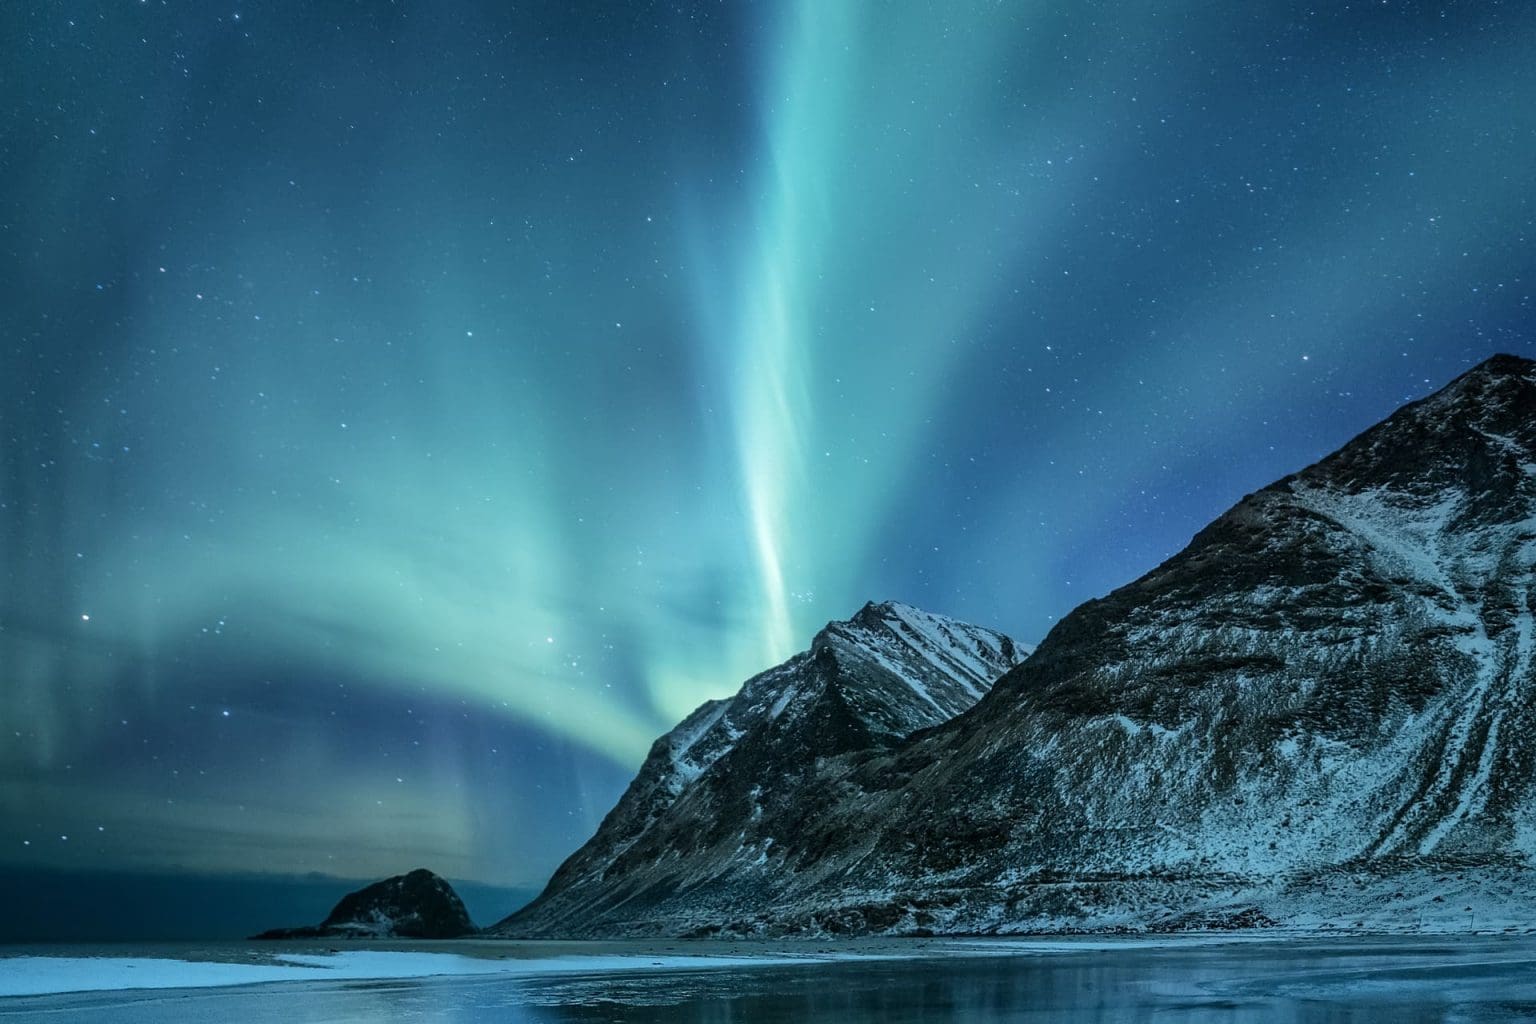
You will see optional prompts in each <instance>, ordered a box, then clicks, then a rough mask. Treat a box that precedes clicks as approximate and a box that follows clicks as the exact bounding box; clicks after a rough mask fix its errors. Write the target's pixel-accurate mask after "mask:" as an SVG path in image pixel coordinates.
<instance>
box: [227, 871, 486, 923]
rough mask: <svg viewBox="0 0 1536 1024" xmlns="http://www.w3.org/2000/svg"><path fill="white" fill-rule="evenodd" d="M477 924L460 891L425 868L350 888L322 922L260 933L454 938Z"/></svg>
mask: <svg viewBox="0 0 1536 1024" xmlns="http://www.w3.org/2000/svg"><path fill="white" fill-rule="evenodd" d="M475 931H476V929H475V925H474V923H473V922H472V921H470V919H469V912H468V911H467V910H465V909H464V903H463V901H462V900H460V899H459V894H458V893H456V892H454V891H453V886H451V885H449V884H448V883H447V882H446V881H444V880H443V879H442V878H439V877H438V876H437V875H434V874H433V873H432V872H430V871H428V870H426V869H425V868H417V869H416V870H415V871H412V872H410V873H409V874H404V875H396V876H395V877H393V878H386V879H384V881H382V882H375V883H373V884H372V885H369V886H365V887H364V888H362V889H359V890H357V891H356V892H352V893H348V894H347V895H345V896H343V897H342V898H341V902H339V903H337V904H336V907H335V909H333V910H332V911H331V914H330V916H329V917H327V918H326V919H325V920H324V921H323V922H321V923H320V924H318V925H306V926H303V927H299V928H276V929H273V930H272V931H269V932H263V933H261V934H260V935H258V936H256V938H258V939H315V938H341V939H389V938H399V939H454V938H459V937H460V936H464V935H472V934H474V933H475Z"/></svg>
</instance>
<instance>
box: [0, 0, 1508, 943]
mask: <svg viewBox="0 0 1536 1024" xmlns="http://www.w3.org/2000/svg"><path fill="white" fill-rule="evenodd" d="M1533 39H1536V6H1533V5H1531V4H1527V3H1500V2H1497V0H1476V2H1471V0H1467V2H1461V0H1439V2H1436V3H1419V2H1404V0H1390V2H1372V3H1356V2H1349V3H1344V2H1338V3H1334V2H1330V3H1310V2H1308V3H1301V2H1295V0H1275V2H1270V3H1263V4H1236V3H1223V4H1217V3H1205V2H1194V0H1157V2H1144V3H1111V2H1089V0H1062V2H1057V3H1040V2H1031V0H1017V2H1005V3H997V2H991V0H988V2H978V0H946V2H944V3H933V2H919V0H889V2H878V3H876V2H857V0H771V2H769V0H741V2H739V3H738V2H731V3H718V2H704V0H676V2H672V3H650V2H644V0H626V2H622V3H616V2H606V0H592V2H584V3H580V4H571V3H555V2H531V3H518V4H512V3H506V2H502V0H432V2H426V0H395V2H390V0H367V2H361V0H324V2H315V0H217V2H205V0H196V2H193V0H73V2H65V0H39V2H36V3H24V4H5V5H3V9H0V56H3V58H4V59H3V60H0V82H3V84H4V86H5V88H4V93H5V95H6V96H7V98H8V99H7V102H6V103H4V104H0V256H3V260H4V266H5V273H4V274H0V738H3V743H0V870H6V869H13V870H17V871H21V870H35V869H38V868H43V867H50V868H64V869H71V870H80V871H100V870H114V871H121V870H156V871H167V872H189V873H203V874H217V873H240V872H264V873H269V874H273V875H293V876H301V875H306V874H308V873H322V874H327V875H335V876H340V877H348V878H370V877H380V876H383V875H386V874H393V873H397V872H399V871H403V870H406V869H409V868H413V867H416V866H418V865H426V866H429V867H432V868H434V869H435V870H437V871H439V872H440V873H443V874H445V875H448V876H449V877H452V878H455V879H464V880H473V881H478V882H483V883H486V884H490V885H502V886H538V885H540V884H541V883H542V882H543V880H544V879H545V878H546V877H547V875H548V873H549V871H550V870H551V869H552V868H553V867H554V866H555V865H556V864H557V863H558V862H559V860H561V859H562V858H563V857H564V856H565V855H566V854H567V853H569V852H570V851H571V850H572V849H574V848H575V846H576V845H578V844H579V843H580V842H581V841H583V840H584V839H585V838H586V837H587V836H588V835H589V834H590V833H591V831H592V830H593V829H594V828H595V827H596V825H597V823H598V821H599V820H600V818H601V816H602V815H603V814H604V813H605V812H606V811H607V810H608V808H609V807H610V806H611V805H612V803H613V801H614V800H615V799H616V797H617V796H618V794H619V793H620V791H621V790H622V788H623V786H624V784H625V783H626V782H627V781H628V779H629V777H630V776H631V775H632V773H633V771H634V769H635V768H636V767H637V766H638V764H639V762H640V760H641V759H642V758H643V757H644V755H645V752H646V749H647V747H648V745H649V743H650V742H651V740H652V739H653V738H654V737H655V736H657V735H658V734H660V733H662V732H664V731H665V730H666V729H668V728H669V727H670V726H671V725H672V724H673V723H674V722H675V721H676V720H677V719H679V718H680V717H681V716H683V715H684V714H685V713H687V712H688V711H689V710H691V709H692V708H693V707H694V706H696V705H697V704H698V703H699V702H701V701H703V700H705V699H707V698H710V697H718V696H722V695H725V694H727V693H730V692H732V691H734V689H735V688H736V687H737V686H738V685H739V684H740V682H741V681H742V680H743V679H744V678H746V677H747V676H748V675H750V674H752V673H753V672H755V671H758V670H760V669H763V668H765V667H767V666H769V665H771V664H773V663H775V662H777V661H779V660H782V659H783V658H784V657H786V656H787V655H789V654H791V653H793V652H794V651H796V650H798V649H801V648H803V647H804V646H806V644H807V643H808V642H809V640H810V637H811V636H812V634H813V633H814V632H815V630H816V629H817V628H819V626H820V625H821V624H823V623H825V622H826V621H827V620H829V619H834V618H845V617H847V616H848V615H850V614H852V613H853V612H854V611H855V610H857V608H858V607H859V606H860V605H861V604H862V603H863V602H864V601H865V600H867V599H871V598H873V599H887V598H893V599H900V600H905V601H908V602H911V603H914V604H917V605H919V606H922V607H925V608H928V609H931V610H933V611H937V612H942V613H946V614H950V615H954V616H956V617H959V618H963V619H967V620H970V621H973V622H977V623H980V624H983V625H988V626H992V627H996V628H1001V629H1003V630H1005V631H1007V632H1009V633H1011V634H1012V635H1014V636H1016V637H1018V638H1019V639H1022V640H1028V641H1035V640H1038V639H1039V638H1040V637H1042V636H1043V635H1044V634H1045V632H1046V631H1047V630H1048V629H1049V628H1050V627H1051V625H1052V623H1053V622H1055V621H1056V620H1057V619H1058V618H1059V617H1061V616H1062V615H1063V614H1065V613H1066V612H1067V611H1069V610H1070V609H1071V608H1072V607H1073V606H1075V605H1076V604H1077V603H1079V602H1080V601H1082V600H1084V599H1086V598H1089V597H1092V596H1095V595H1098V594H1102V593H1104V592H1105V591H1107V590H1109V589H1111V588H1112V587H1114V586H1116V585H1119V584H1121V583H1124V582H1126V581H1128V580H1130V579H1132V578H1133V577H1135V576H1137V575H1139V574H1141V573H1142V572H1144V571H1146V570H1147V569H1149V568H1151V567H1152V566H1153V565H1155V564H1156V563H1157V562H1158V561H1160V560H1161V559H1163V558H1165V557H1166V556H1168V555H1170V554H1172V553H1173V552H1174V551H1176V550H1178V548H1180V547H1181V546H1182V545H1183V544H1184V543H1185V542H1186V541H1187V540H1188V539H1189V537H1190V536H1191V535H1192V534H1193V533H1194V532H1195V531H1196V530H1197V529H1198V528H1199V527H1200V526H1202V525H1203V524H1204V523H1205V522H1207V521H1208V520H1209V519H1211V518H1212V517H1214V516H1215V515H1217V514H1219V513H1220V512H1221V511H1222V510H1223V509H1225V508H1226V507H1228V506H1229V505H1230V504H1231V503H1232V502H1234V501H1235V500H1236V499H1238V498H1239V497H1240V496H1241V495H1242V494H1244V493H1245V492H1247V491H1249V490H1252V489H1254V488H1257V487H1259V486H1262V485H1264V484H1266V483H1268V482H1270V481H1271V480H1273V479H1275V478H1277V477H1279V476H1282V475H1284V474H1286V473H1288V472H1290V471H1292V470H1295V469H1298V468H1300V467H1301V466H1303V465H1305V464H1307V463H1309V462H1311V461H1313V460H1314V459H1316V458H1318V457H1319V456H1321V455H1323V454H1325V453H1327V452H1328V451H1330V450H1332V449H1334V448H1336V447H1338V446H1339V445H1340V444H1342V443H1343V442H1345V441H1346V440H1348V438H1350V437H1351V436H1352V435H1354V434H1355V433H1357V432H1358V431H1359V430H1361V429H1363V428H1365V427H1366V426H1368V425H1370V424H1371V423H1373V422H1375V421H1376V420H1378V419H1380V418H1381V417H1382V416H1384V415H1386V414H1387V413H1388V412H1390V411H1391V410H1392V409H1393V408H1394V407H1396V406H1397V405H1398V404H1400V403H1401V402H1403V401H1405V400H1407V399H1411V398H1415V397H1419V396H1422V395H1424V394H1426V393H1428V392H1429V391H1431V390H1433V389H1434V388H1435V387H1438V386H1439V385H1440V384H1442V383H1444V382H1445V381H1447V380H1449V379H1450V378H1451V377H1452V376H1454V375H1455V374H1456V373H1458V372H1460V371H1461V370H1463V369H1465V368H1467V367H1468V366H1470V365H1472V364H1473V363H1475V362H1477V361H1480V360H1481V359H1482V358H1484V357H1486V356H1487V355H1489V354H1491V353H1493V352H1495V351H1514V352H1519V353H1523V354H1527V355H1531V354H1536V333H1533V325H1536V314H1533V301H1532V290H1533V287H1536V283H1533V256H1532V241H1533V232H1536V224H1533V221H1536V205H1533V199H1532V189H1531V182H1532V181H1533V180H1536V62H1533V61H1532V60H1531V59H1530V53H1531V45H1532V40H1533ZM508 909H510V908H508ZM272 923H283V922H272Z"/></svg>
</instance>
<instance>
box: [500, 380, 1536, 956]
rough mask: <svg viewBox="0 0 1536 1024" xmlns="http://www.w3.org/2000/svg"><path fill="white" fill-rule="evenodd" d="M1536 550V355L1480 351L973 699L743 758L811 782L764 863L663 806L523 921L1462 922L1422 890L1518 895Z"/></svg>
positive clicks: (728, 818)
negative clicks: (873, 734)
mask: <svg viewBox="0 0 1536 1024" xmlns="http://www.w3.org/2000/svg"><path fill="white" fill-rule="evenodd" d="M1533 565H1536V363H1533V362H1531V361H1530V360H1525V359H1522V358H1519V357H1514V356H1496V357H1494V358H1492V359H1489V360H1487V361H1485V362H1484V363H1482V364H1479V365H1478V366H1477V367H1474V368H1473V369H1472V370H1469V371H1467V372H1466V373H1464V374H1462V375H1460V376H1459V377H1457V378H1456V379H1455V380H1454V381H1452V382H1451V383H1450V384H1449V385H1447V386H1446V387H1444V388H1442V389H1440V390H1439V391H1437V392H1435V393H1434V394H1432V395H1430V396H1428V397H1426V398H1424V399H1421V400H1419V401H1416V402H1413V403H1409V404H1408V405H1405V406H1404V407H1402V408H1401V409H1399V410H1397V411H1396V412H1394V413H1393V414H1392V415H1391V416H1389V417H1387V418H1386V419H1385V420H1383V421H1382V422H1381V423H1378V424H1376V425H1375V426H1373V427H1371V428H1369V429H1367V430H1365V431H1363V432H1362V433H1361V434H1359V435H1358V436H1356V437H1355V438H1354V439H1352V440H1351V441H1350V442H1348V443H1347V444H1345V445H1343V446H1342V447H1340V448H1339V449H1337V450H1336V451H1334V452H1333V453H1331V454H1330V455H1328V456H1325V457H1324V458H1323V459H1321V460H1319V461H1318V462H1316V463H1314V464H1313V465H1312V466H1309V467H1306V468H1305V469H1303V470H1301V471H1299V472H1297V473H1293V474H1290V475H1288V476H1286V477H1283V478H1281V479H1280V480H1277V481H1276V482H1275V483H1273V484H1271V485H1269V486H1267V487H1265V488H1261V489H1260V490H1258V491H1255V492H1253V493H1251V494H1249V495H1246V496H1245V497H1244V498H1242V499H1241V500H1240V501H1238V502H1237V503H1236V504H1235V505H1234V506H1233V507H1232V508H1231V509H1229V510H1228V511H1227V512H1225V513H1223V514H1222V515H1221V516H1218V517H1217V518H1216V519H1215V520H1213V522H1212V523H1211V524H1209V525H1208V526H1206V527H1205V528H1204V529H1202V530H1200V531H1199V532H1198V533H1197V534H1196V535H1195V536H1194V538H1193V539H1192V540H1191V542H1190V543H1189V545H1187V546H1186V547H1185V548H1184V549H1183V550H1181V551H1180V552H1178V553H1177V554H1175V555H1173V556H1172V557H1171V558H1169V559H1167V560H1165V561H1164V562H1163V563H1161V564H1160V565H1159V566H1157V567H1155V568H1153V569H1152V570H1151V571H1149V572H1148V573H1146V574H1144V575H1143V576H1141V577H1140V578H1138V579H1136V580H1133V581H1131V582H1130V583H1128V584H1126V585H1125V586H1123V587H1119V588H1116V589H1115V590H1113V591H1111V592H1110V593H1109V594H1107V595H1105V596H1104V597H1101V598H1096V599H1093V600H1091V601H1088V602H1086V603H1085V604H1083V605H1081V606H1079V607H1078V608H1077V609H1075V610H1074V611H1073V612H1071V613H1070V614H1068V615H1067V616H1064V617H1063V619H1062V620H1061V621H1060V622H1059V623H1057V625H1056V626H1055V627H1054V628H1053V629H1052V630H1051V631H1050V633H1049V634H1048V635H1047V636H1046V637H1045V639H1044V640H1043V641H1042V642H1041V644H1040V645H1039V647H1038V648H1037V649H1036V650H1035V651H1034V653H1033V654H1032V655H1031V656H1030V657H1028V658H1027V659H1025V660H1024V661H1023V662H1022V663H1020V664H1017V665H1015V666H1013V667H1011V668H1009V669H1008V671H1006V672H1005V673H1003V674H1002V675H1001V677H1000V678H999V679H998V680H997V682H996V683H995V684H994V685H993V687H992V688H991V689H990V690H989V691H988V693H987V694H986V695H985V696H984V697H983V698H981V699H980V700H979V701H977V702H976V703H975V704H974V706H972V707H970V708H969V709H968V710H965V711H964V712H963V713H962V714H958V715H954V716H950V717H949V718H947V719H945V720H943V721H941V722H938V723H935V724H933V725H932V726H929V727H926V728H924V729H920V730H915V731H913V732H911V733H908V734H907V735H906V737H904V738H901V739H899V740H897V741H896V742H885V743H867V744H865V745H863V746H860V745H858V744H854V745H852V746H850V747H849V748H848V749H846V750H844V751H842V752H841V753H839V754H838V756H834V757H827V758H817V759H814V760H813V761H812V763H810V764H804V763H798V762H796V761H795V759H794V757H793V754H792V752H790V751H785V750H779V751H776V752H769V753H768V754H767V755H766V756H764V757H763V758H760V759H759V760H758V761H757V762H756V763H755V765H754V767H755V770H756V771H757V773H758V775H759V782H758V788H759V791H760V793H759V795H761V793H762V792H767V793H768V794H769V796H770V797H771V796H773V795H774V793H773V787H775V786H778V785H779V782H778V780H779V779H780V778H793V779H795V780H796V781H795V782H794V783H793V784H792V785H788V786H787V788H786V789H785V791H784V792H783V793H781V794H779V795H781V796H784V797H785V798H786V799H790V798H792V799H793V800H798V801H801V802H802V804H803V806H802V808H801V813H799V814H798V815H796V814H792V813H788V812H786V811H783V810H782V809H781V812H780V813H779V815H778V817H777V818H776V819H775V826H774V828H773V829H771V830H769V831H771V833H772V834H771V836H769V837H768V838H771V839H772V842H771V843H770V844H768V845H761V844H760V846H759V847H754V848H753V849H752V851H751V852H752V853H753V854H754V858H747V859H744V858H742V857H740V856H738V855H737V854H738V853H740V851H739V850H736V849H733V848H732V847H731V843H732V842H735V841H736V840H737V838H738V836H737V833H738V832H740V833H741V835H742V837H745V836H747V835H748V833H749V832H750V833H752V834H753V835H756V836H758V838H760V839H761V838H763V837H764V836H765V835H766V833H765V832H764V831H763V830H761V829H759V830H757V831H756V832H753V831H752V830H751V829H745V830H743V829H742V828H741V826H742V821H743V816H744V815H746V814H749V813H750V810H751V808H750V806H748V805H743V804H732V803H730V802H720V801H707V800H699V801H695V802H694V803H693V804H691V805H690V804H686V803H681V802H680V803H679V805H678V806H677V807H676V808H674V810H673V812H672V819H673V820H672V828H671V830H670V832H667V833H666V834H661V833H657V834H655V835H654V836H652V837H650V840H649V841H648V842H646V843H643V844H640V845H639V846H638V847H637V848H636V852H635V854H634V855H633V856H631V857H629V858H628V859H627V860H624V861H622V862H615V863H614V864H612V865H610V867H609V869H608V870H607V871H605V872H604V873H603V874H602V876H601V877H599V878H593V877H584V878H576V877H565V878H562V877H561V876H559V875H558V874H557V876H556V879H555V880H553V881H552V882H551V890H550V891H549V893H548V896H549V901H550V903H551V905H554V904H559V905H561V906H564V907H565V908H567V909H568V911H569V913H568V914H567V915H566V916H565V917H564V919H563V920H561V921H555V920H554V919H553V918H545V919H544V922H543V926H544V927H549V928H560V929H564V930H565V931H566V932H567V933H569V934H597V933H599V932H601V933H604V934H619V933H626V934H628V933H632V934H654V933H672V934H678V933H695V934H718V933H735V934H765V933H766V934H778V933H795V932H799V933H831V932H869V931H888V932H889V931H895V932H901V931H906V932H927V931H937V932H970V933H974V932H1009V931H1071V930H1102V929H1123V928H1131V929H1148V928H1152V929H1168V928H1180V927H1208V926H1212V924H1213V923H1215V924H1216V925H1222V924H1230V923H1233V922H1238V923H1241V922H1249V923H1260V922H1280V923H1297V922H1306V921H1312V922H1314V923H1319V922H1320V923H1338V922H1342V921H1343V920H1344V919H1346V918H1349V919H1354V918H1357V917H1358V918H1366V917H1371V915H1376V917H1374V918H1373V920H1376V921H1377V922H1378V923H1379V924H1382V922H1385V923H1384V924H1382V926H1387V925H1390V924H1392V923H1393V922H1394V921H1396V920H1397V918H1396V917H1394V915H1396V914H1407V913H1408V912H1409V911H1410V909H1411V911H1412V913H1413V914H1416V915H1417V918H1416V919H1417V920H1419V921H1421V922H1422V921H1424V920H1429V921H1430V922H1431V923H1432V925H1433V926H1435V927H1441V926H1444V927H1455V923H1456V921H1458V920H1461V919H1460V918H1458V917H1457V916H1456V915H1457V914H1458V913H1465V912H1470V911H1461V910H1460V909H1459V908H1456V910H1455V911H1454V912H1453V910H1452V909H1450V908H1448V907H1445V906H1442V905H1441V904H1440V903H1436V902H1434V896H1439V897H1441V898H1442V899H1443V898H1444V895H1445V893H1443V892H1442V893H1434V894H1432V895H1431V894H1427V889H1426V886H1431V885H1433V886H1442V887H1445V888H1446V889H1447V891H1451V890H1455V891H1457V892H1460V891H1461V890H1458V889H1456V886H1458V885H1459V886H1461V887H1462V889H1466V887H1467V886H1469V885H1471V886H1474V887H1483V888H1478V889H1477V891H1478V892H1484V891H1485V890H1486V893H1495V894H1497V895H1498V898H1500V899H1508V900H1510V901H1512V903H1511V906H1516V907H1528V908H1529V910H1530V911H1531V913H1532V914H1533V915H1536V896H1530V895H1524V894H1525V893H1527V892H1529V891H1532V890H1533V889H1536V887H1531V886H1530V885H1529V884H1528V876H1527V875H1526V872H1527V870H1528V867H1529V861H1530V857H1531V855H1532V853H1533V852H1536V783H1533V782H1532V781H1531V780H1532V778H1533V775H1536V773H1533V772H1532V770H1531V769H1532V768H1533V767H1536V700H1532V699H1531V698H1532V697H1533V696H1536V693H1533V691H1536V682H1533V679H1532V675H1533V672H1532V651H1533V648H1536V642H1533V637H1536V627H1533V621H1536V595H1533V587H1532V586H1531V576H1532V566H1533ZM814 647H815V645H813V651H814ZM749 685H750V684H749ZM763 786H767V787H769V789H768V790H763V789H762V787H763ZM664 831H665V830H664ZM678 863H682V864H685V865H688V867H686V868H679V867H677V866H676V865H677V864H678ZM1446 866H1449V868H1450V869H1454V870H1455V872H1457V873H1458V874H1459V875H1460V876H1462V877H1461V879H1459V880H1458V881H1457V882H1456V883H1455V884H1454V885H1453V884H1451V883H1446V882H1444V881H1443V879H1441V875H1442V874H1443V873H1444V871H1445V870H1447V867H1446ZM1352 872H1353V873H1360V872H1363V873H1364V877H1365V878H1366V879H1367V881H1359V884H1358V885H1356V887H1355V889H1354V890H1351V889H1350V887H1349V884H1346V882H1344V881H1341V880H1342V879H1349V878H1356V875H1352V874H1351V873H1352ZM1468 872H1471V877H1472V878H1473V881H1472V882H1466V878H1467V877H1468ZM1447 877H1449V876H1447ZM1369 879H1374V880H1375V881H1369ZM1430 879H1441V880H1437V881H1429V880H1430ZM1357 881H1358V879H1357ZM1378 883H1379V884H1378ZM1463 883H1465V884H1463ZM1485 883H1486V884H1485ZM1352 891H1353V892H1355V893H1356V897H1358V898H1356V897H1351V895H1350V893H1351V892H1352ZM1486 893H1485V894H1486ZM1457 898H1458V899H1462V898H1464V899H1466V900H1467V901H1468V903H1467V906H1468V907H1471V906H1473V905H1481V904H1477V900H1478V899H1479V898H1480V897H1478V896H1476V895H1475V894H1474V893H1471V891H1470V890H1468V891H1467V893H1464V894H1463V895H1462V896H1458V897H1457ZM541 899H543V897H541ZM1495 902H1496V901H1495ZM594 907H596V908H598V912H597V913H590V912H588V910H589V909H591V908H594ZM537 917H538V915H533V916H532V917H531V918H528V919H523V920H524V921H536V919H537ZM503 924H504V925H507V927H508V932H509V933H511V932H513V931H515V930H516V928H517V926H518V925H519V920H517V919H513V920H511V921H510V923H509V922H503ZM498 927H499V926H498Z"/></svg>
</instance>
